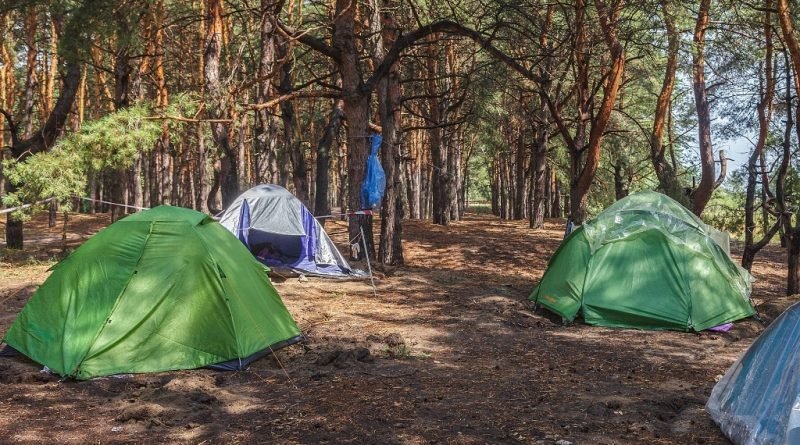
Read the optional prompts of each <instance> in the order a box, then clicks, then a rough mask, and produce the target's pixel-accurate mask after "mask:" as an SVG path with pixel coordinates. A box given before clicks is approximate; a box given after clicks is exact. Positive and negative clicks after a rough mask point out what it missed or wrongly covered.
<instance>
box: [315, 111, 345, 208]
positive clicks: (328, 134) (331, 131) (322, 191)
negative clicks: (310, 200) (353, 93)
mask: <svg viewBox="0 0 800 445" xmlns="http://www.w3.org/2000/svg"><path fill="white" fill-rule="evenodd" d="M343 106H344V103H343V102H342V100H341V99H336V100H335V101H334V104H333V109H332V110H331V112H330V116H329V117H328V123H327V124H326V125H325V129H324V130H323V133H322V139H320V141H319V144H317V176H316V189H317V192H316V194H315V195H314V215H317V216H320V215H327V214H329V213H330V212H331V205H330V197H329V195H330V194H329V191H330V188H331V184H330V163H331V147H332V146H333V144H334V143H336V136H337V135H338V134H339V128H340V127H341V125H342V119H343V118H344V111H343V110H342V107H343Z"/></svg>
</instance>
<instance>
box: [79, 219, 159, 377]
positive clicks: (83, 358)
mask: <svg viewBox="0 0 800 445" xmlns="http://www.w3.org/2000/svg"><path fill="white" fill-rule="evenodd" d="M156 222H157V221H151V222H150V227H149V228H148V230H147V236H146V237H145V239H144V242H143V243H142V248H141V251H140V252H139V258H137V259H136V263H135V264H134V265H133V271H134V273H131V274H130V276H129V277H128V281H126V282H125V286H122V289H121V290H120V291H119V293H118V294H117V297H116V298H115V299H114V306H112V307H111V310H110V311H109V312H108V315H107V316H106V318H105V321H104V322H103V324H102V326H100V329H98V330H97V333H96V334H95V335H94V337H93V338H92V341H91V342H90V343H89V347H88V348H86V351H85V352H84V353H83V355H82V356H81V359H80V361H78V364H77V366H76V367H75V369H74V370H72V372H71V373H70V374H68V375H69V376H75V375H77V372H78V369H80V367H81V365H82V364H83V362H84V361H85V360H86V358H87V357H88V355H89V351H91V350H92V348H93V347H94V345H95V343H97V339H98V338H99V337H100V334H102V333H103V330H105V328H106V326H107V325H108V320H109V319H110V318H111V317H112V316H113V315H114V311H115V310H117V307H119V300H120V297H121V296H122V294H124V293H125V291H126V290H127V289H128V286H129V285H130V283H131V280H133V276H134V275H136V273H135V272H136V270H137V268H138V267H139V263H140V262H141V261H142V257H143V256H144V249H145V247H146V246H147V243H148V242H149V241H150V236H151V235H152V234H153V226H154V225H155V223H156Z"/></svg>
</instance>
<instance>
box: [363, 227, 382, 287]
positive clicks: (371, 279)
mask: <svg viewBox="0 0 800 445" xmlns="http://www.w3.org/2000/svg"><path fill="white" fill-rule="evenodd" d="M359 229H360V230H361V241H363V242H364V256H365V257H367V270H369V281H370V282H371V283H372V293H373V294H374V295H375V297H376V298H377V297H378V289H377V288H376V287H375V277H373V275H372V265H371V264H370V263H369V249H367V237H366V236H364V228H363V227H359Z"/></svg>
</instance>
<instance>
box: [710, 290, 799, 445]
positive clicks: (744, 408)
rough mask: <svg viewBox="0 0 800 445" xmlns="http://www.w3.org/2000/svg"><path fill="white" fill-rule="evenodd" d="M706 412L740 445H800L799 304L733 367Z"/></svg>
mask: <svg viewBox="0 0 800 445" xmlns="http://www.w3.org/2000/svg"><path fill="white" fill-rule="evenodd" d="M706 411H708V413H709V414H710V415H711V418H713V419H714V421H715V422H716V423H717V424H718V425H719V426H720V428H721V429H722V431H723V432H724V433H725V435H726V436H728V438H729V439H730V440H731V441H732V442H733V443H735V444H737V445H762V444H764V445H766V444H774V445H778V444H787V445H789V444H798V443H800V304H795V305H794V306H792V307H790V308H789V309H787V310H786V312H784V313H783V314H781V316H780V317H778V318H777V319H776V320H775V321H774V322H773V323H772V324H771V325H770V326H769V328H767V330H765V331H764V333H763V334H761V336H760V337H759V338H758V339H757V340H756V341H755V342H754V343H753V344H752V345H751V346H750V348H749V349H748V350H747V351H745V353H744V354H743V355H742V356H741V358H739V360H738V361H737V362H736V363H734V365H733V366H731V368H730V369H729V370H728V372H727V373H725V376H723V377H722V379H721V380H720V381H719V382H718V383H717V384H716V385H715V386H714V389H713V390H712V391H711V397H710V398H709V399H708V403H706Z"/></svg>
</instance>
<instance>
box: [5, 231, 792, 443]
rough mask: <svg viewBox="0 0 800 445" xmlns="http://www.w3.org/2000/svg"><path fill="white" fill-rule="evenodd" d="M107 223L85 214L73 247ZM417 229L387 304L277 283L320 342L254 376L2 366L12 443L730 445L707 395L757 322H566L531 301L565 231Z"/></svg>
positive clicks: (28, 281) (773, 279)
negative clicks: (705, 327) (83, 378)
mask: <svg viewBox="0 0 800 445" xmlns="http://www.w3.org/2000/svg"><path fill="white" fill-rule="evenodd" d="M104 224H107V220H106V219H105V218H104V217H90V216H81V217H77V218H75V220H74V221H73V222H72V223H71V224H70V226H69V227H70V230H71V232H72V233H71V236H70V238H69V240H68V243H69V244H70V245H72V246H74V245H77V244H79V243H80V242H81V240H82V239H85V238H86V237H88V236H89V235H90V234H91V233H93V232H94V231H96V230H97V229H99V228H100V227H102V226H103V225H104ZM334 225H335V227H334V226H329V228H328V230H329V232H333V233H337V232H341V228H343V227H344V225H343V224H342V223H334ZM33 226H35V227H34V228H33V229H32V230H31V234H32V236H31V238H30V239H36V240H37V241H34V242H30V243H29V245H30V246H31V251H32V252H34V253H33V254H28V253H25V254H15V255H10V254H8V253H7V252H6V253H5V254H4V255H3V256H1V257H0V333H5V331H6V330H7V329H8V326H9V325H10V323H11V322H12V321H13V319H14V317H15V316H16V314H17V313H18V312H19V310H20V309H21V307H22V306H23V305H24V303H25V301H26V300H27V298H28V297H29V296H30V294H31V292H32V291H33V290H34V289H35V286H36V285H37V284H39V283H41V281H43V280H44V278H46V276H47V268H48V267H49V266H50V265H52V264H53V260H54V259H55V258H57V257H58V252H59V251H60V248H59V246H60V243H61V242H60V228H58V227H57V228H54V229H46V227H44V226H43V225H42V221H39V220H37V221H36V224H34V225H33ZM0 229H3V227H2V225H1V224H0ZM403 233H404V237H405V248H406V261H407V263H408V265H407V266H405V267H402V268H397V269H393V270H388V271H385V272H386V275H387V276H386V277H385V278H383V279H381V280H378V283H377V285H378V296H377V297H374V296H373V294H372V290H371V288H370V286H369V285H368V284H367V283H362V282H346V283H341V282H332V281H323V280H318V279H311V280H309V281H307V282H300V281H299V280H297V279H288V280H286V281H284V282H281V283H276V287H277V289H278V291H279V292H280V294H281V295H282V296H283V298H284V301H285V303H286V305H287V306H288V307H289V310H290V311H291V312H292V314H293V315H294V316H295V319H296V320H297V321H298V323H299V324H300V326H301V328H302V329H303V331H304V333H305V334H306V336H307V337H308V342H307V343H306V344H305V345H303V346H293V347H290V348H287V349H285V350H282V351H280V352H278V354H277V357H276V358H270V359H262V360H260V361H258V362H256V363H254V364H253V366H251V368H250V369H248V370H247V371H244V372H237V373H220V372H214V371H209V370H195V371H180V372H169V373H161V374H150V375H139V376H122V377H120V378H101V379H95V380H92V381H89V382H72V381H64V382H60V381H59V380H58V379H57V378H56V377H54V376H51V375H48V374H44V373H41V372H39V370H40V369H41V366H39V365H36V364H35V363H31V362H29V361H26V360H23V359H0V401H2V403H0V437H2V438H3V439H2V441H22V442H38V441H41V442H48V443H51V442H67V443H88V442H92V443H98V442H99V443H120V442H122V443H125V442H130V443H142V442H169V443H176V442H187V443H200V442H203V441H206V443H253V442H263V443H282V444H283V443H309V444H310V443H337V444H338V443H357V444H361V443H375V444H395V443H396V444H423V443H424V444H433V443H440V444H451V443H452V444H473V443H474V444H483V443H509V444H540V443H541V444H559V445H566V444H567V443H573V444H641V443H648V444H686V443H705V444H723V443H727V441H726V440H725V438H724V437H723V436H722V435H721V434H720V432H719V430H718V428H717V427H716V426H715V425H714V424H713V423H712V422H711V420H710V419H709V418H708V416H707V415H706V414H705V412H704V411H703V405H704V403H705V400H706V397H707V396H708V394H709V392H710V390H711V387H712V386H713V384H714V382H715V379H717V378H718V377H719V376H720V375H721V374H722V373H724V371H725V370H726V369H727V367H728V366H730V364H731V363H732V362H733V361H734V360H735V358H736V357H737V356H738V355H739V354H740V353H741V352H742V351H743V350H744V349H745V348H746V347H747V346H748V345H749V344H750V343H751V342H752V338H753V336H754V335H757V333H758V332H759V330H760V328H759V327H758V325H757V323H755V322H745V323H743V324H740V325H738V326H737V328H736V329H735V330H734V332H733V333H731V334H725V335H719V334H711V333H703V334H685V333H676V332H640V331H634V330H615V329H604V328H594V327H589V326H584V325H573V326H562V325H561V324H560V323H558V322H554V321H553V320H551V319H550V318H548V317H547V316H545V315H544V314H538V313H532V312H531V311H530V305H529V304H528V302H527V300H526V297H527V295H528V294H529V292H530V291H531V289H532V287H533V285H534V283H535V282H536V281H537V280H538V279H539V278H540V277H541V275H542V273H543V272H544V269H545V267H546V261H547V259H548V258H549V256H550V255H551V254H552V252H553V251H554V250H555V248H556V247H557V246H558V244H559V242H560V238H561V234H562V228H561V225H559V224H557V223H551V224H548V226H547V229H546V230H543V231H537V232H533V231H530V230H529V229H527V228H526V225H525V223H524V222H500V221H497V220H496V219H494V218H492V217H488V216H478V215H470V216H469V217H468V218H467V220H466V221H463V222H459V223H455V224H453V225H452V226H451V227H448V228H442V227H436V226H433V225H431V224H428V223H425V222H419V221H409V222H406V223H404V227H403ZM343 236H344V235H343V234H338V235H336V234H335V235H334V238H337V241H343V238H342V237H343ZM0 246H1V245H0ZM3 252H4V251H3V250H0V254H2V253H3ZM780 261H782V255H781V253H780V249H779V248H777V247H772V246H771V247H770V248H769V250H768V251H767V252H766V254H765V255H764V256H762V257H761V261H760V262H758V263H757V265H756V268H755V271H754V272H755V275H756V278H757V279H758V281H757V284H756V287H755V291H754V296H755V298H756V300H757V301H758V302H759V303H761V302H764V301H766V302H767V303H775V302H776V301H777V302H779V304H776V305H775V308H774V309H773V310H775V311H777V310H779V309H778V306H781V307H782V306H785V304H788V300H785V299H781V300H773V299H772V297H774V296H777V295H780V294H781V292H782V288H783V265H782V264H780Z"/></svg>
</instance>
